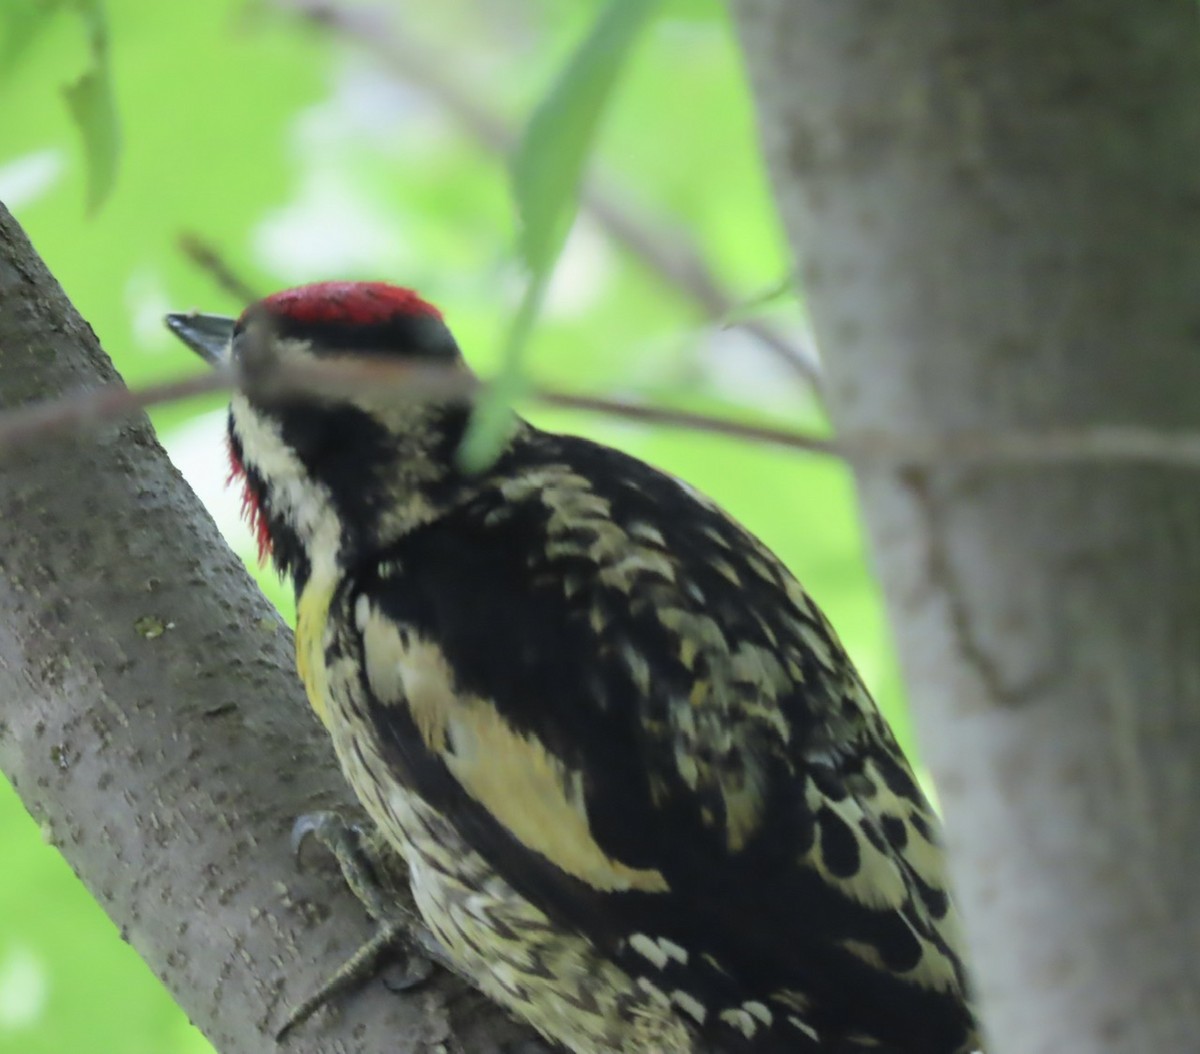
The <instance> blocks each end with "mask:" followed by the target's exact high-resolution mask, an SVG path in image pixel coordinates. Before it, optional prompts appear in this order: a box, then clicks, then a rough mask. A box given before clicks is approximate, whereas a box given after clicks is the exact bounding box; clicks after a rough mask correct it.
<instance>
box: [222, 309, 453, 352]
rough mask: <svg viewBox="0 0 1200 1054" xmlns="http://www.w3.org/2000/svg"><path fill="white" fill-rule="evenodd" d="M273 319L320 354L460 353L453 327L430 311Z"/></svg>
mask: <svg viewBox="0 0 1200 1054" xmlns="http://www.w3.org/2000/svg"><path fill="white" fill-rule="evenodd" d="M272 321H273V322H274V324H275V326H276V332H277V333H278V335H279V336H280V337H283V338H289V339H298V340H307V341H311V342H312V345H313V350H314V352H315V353H316V354H318V355H322V354H340V353H343V352H347V351H353V352H358V353H360V354H366V355H382V356H390V355H405V356H412V357H417V358H429V359H443V360H454V359H457V358H458V357H459V350H458V344H457V343H456V342H455V340H454V337H453V336H451V334H450V330H448V329H447V328H446V325H445V323H443V322H442V321H441V320H440V319H437V318H433V317H432V316H429V315H397V316H395V317H393V318H390V319H387V320H386V321H383V322H376V323H368V324H364V323H351V322H300V321H296V320H295V319H291V318H288V317H286V316H284V317H279V316H276V317H275V318H274V319H273V320H272ZM234 332H235V333H236V332H237V330H236V329H235V331H234Z"/></svg>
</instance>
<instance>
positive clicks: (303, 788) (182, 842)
mask: <svg viewBox="0 0 1200 1054" xmlns="http://www.w3.org/2000/svg"><path fill="white" fill-rule="evenodd" d="M114 379H116V375H115V373H114V371H113V369H112V366H111V364H110V363H109V362H108V360H107V359H106V358H105V356H104V354H103V352H101V351H100V349H99V347H98V346H97V344H96V340H95V337H94V336H93V334H92V333H91V331H90V330H89V329H88V327H87V325H86V324H85V323H84V322H83V321H82V320H81V319H80V318H79V317H78V315H77V314H76V313H75V311H74V310H73V309H72V308H71V306H70V304H69V303H68V302H67V300H66V297H65V296H64V295H63V293H62V290H61V289H60V288H59V287H58V285H57V283H55V282H54V280H53V279H52V278H51V277H50V275H49V274H48V273H47V272H46V270H45V268H44V266H43V265H42V263H41V261H40V260H38V258H37V256H36V255H35V254H34V252H33V250H32V248H31V247H30V245H29V243H28V241H27V240H26V239H25V236H24V234H23V232H22V231H21V230H20V228H19V227H18V226H17V224H16V223H15V222H14V221H13V219H12V217H11V216H10V215H9V214H8V213H7V212H6V211H5V210H4V208H3V206H0V406H4V407H12V406H17V405H20V404H22V403H25V402H29V401H32V400H36V399H43V398H48V397H51V396H54V395H58V394H61V393H62V392H65V391H69V390H72V389H75V388H80V387H89V386H90V387H94V386H95V385H97V384H100V383H106V382H110V381H112V380H114ZM223 456H224V452H223V451H222V450H214V451H213V457H214V458H219V457H223ZM0 510H2V515H0V771H3V772H4V773H5V774H6V775H7V776H8V778H9V779H10V780H11V781H12V783H13V785H14V786H15V787H16V788H17V792H18V793H19V794H20V795H21V797H22V799H23V800H24V802H25V805H26V807H27V808H28V809H29V811H30V812H31V813H32V814H33V815H34V817H35V818H36V819H37V820H38V821H39V822H40V823H41V825H42V827H43V829H44V830H45V831H46V832H47V833H48V837H49V838H50V839H51V840H52V841H53V843H54V844H55V845H56V846H57V847H58V848H59V849H60V850H61V851H62V853H63V855H64V856H65V857H66V858H67V860H68V862H69V863H70V864H71V866H72V867H73V868H74V869H75V871H76V872H77V873H78V874H79V876H80V877H81V878H82V879H83V881H84V882H85V883H86V884H87V886H88V887H89V888H90V889H91V891H92V893H93V894H94V895H95V896H96V898H97V899H98V900H99V901H100V903H101V904H102V905H103V906H104V908H105V910H106V911H107V912H108V913H109V915H110V916H111V917H112V918H113V920H114V921H115V922H116V923H117V925H118V926H119V927H120V929H121V932H122V935H123V936H124V937H125V938H126V939H127V940H128V941H129V942H130V943H131V944H132V945H133V946H134V947H135V948H136V949H137V950H138V952H139V953H140V954H141V955H142V956H143V958H145V960H146V961H147V962H148V963H149V964H150V967H151V968H152V969H153V970H154V971H155V973H157V974H158V976H159V977H160V978H162V980H163V981H164V983H165V984H166V985H167V987H168V988H169V989H170V990H171V991H172V993H173V994H174V995H175V998H176V999H177V1000H178V1001H179V1003H180V1004H181V1005H182V1006H183V1008H184V1009H185V1010H186V1011H187V1013H188V1014H189V1015H190V1017H191V1018H192V1020H193V1021H194V1022H195V1023H196V1025H197V1026H198V1027H199V1028H200V1029H201V1030H202V1031H203V1032H204V1033H205V1034H206V1035H207V1036H208V1038H209V1039H210V1040H211V1041H212V1043H213V1044H214V1045H215V1046H216V1047H217V1049H218V1050H220V1051H221V1052H222V1054H242V1052H244V1054H261V1052H262V1051H264V1050H273V1049H275V1041H274V1039H273V1034H274V1031H275V1029H276V1028H277V1027H278V1026H279V1024H280V1022H281V1020H282V1019H283V1017H284V1016H285V1014H286V1011H287V1010H288V1009H289V1008H290V1007H291V1006H293V1005H295V1004H296V1003H298V1002H299V1001H300V1000H301V999H302V998H303V997H304V996H306V995H308V994H309V993H310V992H312V991H314V990H315V989H316V988H317V987H318V986H319V984H320V983H321V982H322V981H323V980H324V979H326V978H327V977H328V976H330V975H331V974H332V973H333V971H334V970H335V969H336V968H337V967H338V966H339V965H340V964H341V963H342V961H344V959H345V958H347V957H348V956H349V955H350V954H351V953H352V952H353V951H354V950H355V949H356V948H357V947H358V945H359V944H361V943H362V941H363V940H364V939H365V938H366V937H367V936H368V935H369V933H370V929H371V927H370V925H369V924H368V922H367V920H366V918H365V916H364V914H363V911H362V909H361V908H360V907H359V906H358V904H357V902H356V901H355V900H354V899H353V897H352V896H351V895H350V894H349V893H348V891H346V889H345V887H344V885H343V883H342V882H341V879H340V875H339V874H338V873H337V871H336V868H333V867H332V865H330V866H329V867H322V868H320V869H319V870H313V869H310V870H309V871H308V872H307V873H301V872H299V871H298V869H297V865H296V862H295V861H294V860H293V858H292V855H291V850H290V848H289V837H288V835H289V831H290V828H291V824H292V821H293V819H294V818H295V816H296V815H298V814H299V813H302V812H307V811H311V810H313V809H316V808H329V807H341V808H343V809H345V810H346V811H347V812H352V811H353V808H354V807H353V805H352V799H351V798H350V796H349V792H348V789H347V787H346V786H345V784H344V782H343V781H342V778H341V775H340V773H339V772H338V770H337V765H336V762H335V761H334V758H333V753H332V749H331V747H330V744H329V742H328V740H327V737H326V736H325V734H324V732H323V731H322V730H321V729H320V728H319V726H318V725H317V723H316V721H315V720H314V719H313V718H312V717H311V716H310V715H309V712H308V707H307V704H306V703H305V702H304V701H303V693H302V692H301V690H300V688H299V684H298V681H297V679H296V676H295V673H294V672H293V667H292V644H291V633H290V632H288V630H287V628H286V626H284V625H283V623H282V622H281V620H280V619H279V616H278V615H277V614H276V613H275V612H274V610H273V609H271V607H270V606H269V605H268V603H267V602H266V601H265V600H264V599H263V597H262V595H261V594H260V593H259V591H258V589H257V587H256V586H255V585H254V583H253V582H252V581H251V579H250V578H249V576H248V575H247V574H246V572H245V570H244V568H243V567H242V566H241V564H240V562H239V561H238V560H237V558H236V557H234V556H233V554H232V553H230V551H229V550H228V548H227V547H226V546H225V544H224V542H223V541H222V539H221V537H220V535H219V534H218V533H217V530H216V527H215V526H214V525H213V523H212V521H211V520H210V519H209V517H208V515H207V514H206V513H205V512H204V510H203V509H202V508H201V506H200V503H199V502H198V501H197V500H196V498H195V496H194V495H193V494H192V493H191V492H190V491H189V490H188V488H187V485H186V484H185V483H184V482H183V480H182V479H181V478H180V476H179V474H178V473H177V472H176V471H175V469H174V468H173V467H172V466H171V464H170V462H169V461H168V460H167V458H166V456H165V455H164V453H163V451H162V450H161V448H160V447H159V446H158V444H157V443H156V442H155V441H154V436H153V433H152V431H151V429H150V427H149V424H148V422H147V421H146V420H145V419H144V418H142V419H139V420H138V421H136V422H134V423H132V424H125V425H121V426H109V427H107V428H104V429H103V430H100V431H98V432H95V433H92V434H88V435H84V436H77V437H63V438H60V439H56V440H54V441H53V442H49V443H46V444H43V445H41V446H39V447H37V448H28V447H26V448H23V449H20V450H0ZM337 1006H338V1008H339V1010H340V1011H341V1012H340V1014H338V1015H337V1016H336V1017H334V1018H332V1019H331V1018H330V1016H328V1015H322V1016H321V1017H318V1018H315V1019H313V1020H312V1021H310V1022H308V1023H307V1024H305V1025H302V1026H301V1027H300V1028H298V1029H297V1030H296V1031H295V1032H294V1033H293V1034H292V1035H291V1036H290V1037H289V1039H288V1040H287V1042H285V1043H284V1044H283V1046H282V1049H284V1050H287V1049H292V1050H304V1051H306V1052H308V1051H311V1052H325V1051H328V1052H331V1054H332V1052H334V1051H337V1052H346V1051H369V1052H377V1051H397V1052H402V1051H405V1050H414V1049H422V1050H424V1049H435V1048H436V1047H437V1045H438V1044H441V1043H449V1042H454V1043H455V1044H456V1045H457V1048H456V1049H461V1050H462V1051H464V1052H466V1054H474V1052H482V1051H493V1050H497V1049H499V1046H500V1044H501V1043H502V1042H503V1041H506V1040H511V1039H513V1038H514V1037H523V1036H525V1035H526V1033H525V1032H524V1031H522V1030H519V1029H517V1028H516V1026H515V1025H513V1024H512V1023H511V1022H510V1021H509V1020H508V1018H507V1017H506V1016H505V1015H504V1014H503V1013H502V1012H501V1011H500V1010H499V1009H497V1008H496V1007H494V1006H492V1005H491V1004H489V1003H487V1002H486V1001H484V1000H483V998H482V997H481V996H478V995H476V994H474V993H467V992H465V991H464V988H463V986H462V985H461V984H460V983H459V982H457V981H456V980H454V979H452V978H450V977H448V976H446V975H444V974H443V975H441V976H440V978H439V980H438V981H436V982H435V983H431V984H430V985H428V986H427V987H425V988H423V989H421V990H420V991H418V992H416V993H414V994H412V995H410V996H404V997H401V996H397V995H393V994H391V993H390V992H388V991H386V990H385V989H384V987H383V986H382V985H380V984H378V983H373V984H371V985H369V986H368V987H367V988H366V989H365V990H363V991H362V992H358V993H353V994H350V995H348V996H345V997H342V998H340V999H339V1000H338V1001H337Z"/></svg>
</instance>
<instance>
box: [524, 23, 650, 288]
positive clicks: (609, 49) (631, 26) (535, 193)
mask: <svg viewBox="0 0 1200 1054" xmlns="http://www.w3.org/2000/svg"><path fill="white" fill-rule="evenodd" d="M658 3H659V0H609V2H608V3H607V5H606V6H605V8H604V10H602V11H601V12H600V15H599V17H598V18H597V19H596V22H595V24H594V25H593V26H592V29H591V31H590V32H589V33H588V35H587V37H585V38H584V40H583V42H582V43H581V44H580V46H579V47H578V48H577V49H576V50H575V53H574V54H573V55H572V56H571V57H570V59H569V60H568V61H567V64H566V66H565V67H564V68H563V70H562V72H561V73H560V74H559V76H558V78H557V79H556V80H555V82H554V84H553V85H552V86H551V88H550V91H549V92H547V93H546V95H545V97H544V98H543V99H542V101H541V102H540V103H539V104H538V106H537V108H536V109H535V110H534V112H533V115H532V116H531V117H530V119H529V123H528V124H527V125H526V127H525V132H524V135H523V136H522V137H521V142H520V145H519V146H518V147H517V151H516V155H515V156H514V158H513V162H512V172H513V193H514V196H515V198H516V205H517V216H518V219H519V220H520V224H521V226H520V234H519V241H518V248H519V250H520V253H521V257H522V259H523V261H524V263H525V265H526V266H527V267H528V268H529V270H530V272H531V273H532V274H534V275H537V274H539V273H541V272H542V271H547V270H549V269H550V268H551V267H553V266H554V262H555V260H557V259H558V254H559V253H560V252H561V251H562V246H563V242H564V241H565V240H566V236H567V232H568V231H569V230H570V227H571V222H572V220H573V219H574V218H575V211H576V208H577V206H578V201H579V188H580V184H581V183H582V181H583V170H584V165H585V164H586V162H587V159H588V155H589V154H590V153H591V149H592V143H593V142H594V140H595V137H596V132H597V129H598V128H599V125H600V120H601V118H602V117H603V115H604V111H605V108H606V106H607V103H608V101H609V97H610V96H611V94H612V90H613V87H614V85H615V84H616V82H617V77H618V75H619V74H620V72H621V68H622V67H623V66H624V64H625V59H626V58H627V57H628V55H629V52H630V50H631V49H632V47H633V44H634V43H635V42H636V40H637V39H638V36H639V34H640V32H641V30H642V29H643V28H644V27H645V25H646V24H647V22H648V21H649V19H650V16H651V15H653V14H654V12H655V9H656V8H657V7H658Z"/></svg>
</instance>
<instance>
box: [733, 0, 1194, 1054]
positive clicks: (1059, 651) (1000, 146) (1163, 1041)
mask: <svg viewBox="0 0 1200 1054" xmlns="http://www.w3.org/2000/svg"><path fill="white" fill-rule="evenodd" d="M734 6H735V10H736V18H737V22H738V28H739V32H740V35H741V38H742V43H743V47H744V51H745V55H746V64H747V66H748V68H749V70H750V76H751V80H752V82H753V86H754V91H755V96H756V101H757V107H758V111H759V119H760V127H761V134H762V138H763V141H764V144H765V148H766V154H767V159H768V163H769V166H770V168H771V170H772V176H773V180H774V184H775V188H776V193H777V196H778V200H779V204H780V208H781V211H782V214H783V218H784V221H785V224H786V226H787V229H788V232H789V236H790V238H791V243H792V246H793V250H794V252H795V254H796V256H797V257H798V258H799V259H800V260H802V261H803V275H804V288H805V291H806V294H807V296H808V300H809V304H810V306H811V310H812V315H813V320H814V324H815V328H816V332H817V334H818V337H819V338H820V342H821V344H822V347H823V349H824V351H825V356H826V360H827V371H828V397H829V402H830V404H831V409H832V413H833V416H834V419H835V422H836V425H837V427H838V429H839V430H840V431H842V432H843V433H847V434H849V433H853V432H855V431H857V430H865V429H871V430H879V431H883V432H889V431H890V432H894V433H897V434H901V435H904V434H912V433H920V434H922V435H924V434H928V433H929V432H931V431H932V432H940V433H952V432H953V431H955V430H956V429H958V430H961V429H980V428H983V429H997V430H1013V429H1018V430H1019V429H1036V428H1044V427H1051V426H1068V427H1086V426H1089V425H1100V424H1115V425H1124V424H1132V425H1143V426H1155V427H1158V428H1161V429H1163V430H1172V429H1185V428H1187V429H1196V428H1200V348H1198V343H1200V223H1198V220H1200V193H1198V191H1197V179H1198V175H1197V174H1198V173H1200V59H1198V57H1197V54H1198V49H1197V44H1198V43H1200V37H1198V33H1197V28H1198V27H1197V21H1198V11H1200V9H1198V8H1197V6H1196V4H1195V2H1194V0H1167V2H1163V3H1158V4H1135V3H1118V2H1114V0H1059V2H1055V3H1024V4H1021V3H1011V2H1010V3H998V2H995V0H974V2H971V3H961V2H956V0H910V2H908V3H903V4H902V3H888V2H879V0H873V2H868V0H837V2H831V0H737V2H736V3H735V5H734ZM857 476H858V483H859V489H860V494H861V499H862V503H863V507H864V510H865V514H866V519H867V522H868V526H869V529H870V533H871V537H872V541H873V547H874V552H875V557H876V560H877V562H878V566H879V569H880V573H881V576H882V578H883V582H884V586H885V590H886V593H887V598H888V605H889V610H890V614H891V618H892V622H893V625H894V626H895V630H896V634H897V639H898V643H899V648H900V653H901V657H902V662H903V665H904V667H905V670H906V677H907V680H908V685H909V690H910V695H911V699H912V705H913V709H914V713H915V716H916V720H917V726H918V732H919V735H920V741H921V744H922V747H923V751H924V756H925V759H926V760H927V761H928V763H929V765H930V767H931V769H932V772H933V775H934V777H935V781H936V784H937V786H938V789H939V792H940V795H941V804H942V807H943V809H944V813H945V819H946V826H947V835H948V840H949V846H950V851H951V864H952V870H953V875H954V879H955V882H956V885H957V889H958V894H959V899H960V901H961V904H962V907H963V910H964V913H965V916H966V922H967V929H968V942H969V945H970V950H971V953H972V958H973V961H974V968H975V976H976V979H977V985H978V989H979V993H980V998H981V1002H982V1009H983V1014H984V1019H985V1024H986V1026H987V1027H988V1031H989V1034H990V1037H991V1040H990V1050H991V1051H993V1052H994V1054H1051V1052H1053V1054H1073V1052H1080V1054H1082V1052H1084V1051H1087V1052H1089V1054H1096V1052H1105V1054H1117V1052H1121V1054H1132V1052H1138V1054H1150V1052H1153V1054H1160V1052H1167V1051H1183V1050H1194V1049H1196V1043H1197V1040H1196V1037H1197V1036H1198V1035H1200V896H1197V881H1198V879H1197V876H1198V875H1200V837H1198V834H1200V478H1198V477H1197V475H1196V474H1195V473H1194V472H1192V471H1185V470H1182V469H1168V468H1149V469H1147V468H1137V469H1134V468H1130V467H1104V466H1099V467H1097V466H1092V467H1084V466H1067V467H1063V466H1057V467H1052V466H1048V465H1047V466H1043V467H1028V466H1025V467H1019V468H1018V467H1014V466H1011V465H1010V466H1007V467H1006V466H1004V465H1000V464H994V465H991V466H986V465H985V466H980V467H975V468H958V469H955V468H951V467H949V466H941V467H939V466H938V465H937V464H936V463H931V464H929V465H927V466H922V467H921V468H919V469H910V470H905V471H891V470H886V469H881V468H872V469H864V470H862V471H859V472H858V474H857Z"/></svg>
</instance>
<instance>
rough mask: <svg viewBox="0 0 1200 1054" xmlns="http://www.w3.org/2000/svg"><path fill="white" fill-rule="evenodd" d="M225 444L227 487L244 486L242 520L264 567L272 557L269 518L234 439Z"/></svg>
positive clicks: (228, 438) (227, 439)
mask: <svg viewBox="0 0 1200 1054" xmlns="http://www.w3.org/2000/svg"><path fill="white" fill-rule="evenodd" d="M225 443H226V446H227V447H228V449H229V475H228V476H226V477H225V485H226V486H229V485H231V484H232V483H233V482H234V481H238V482H240V483H241V485H242V519H243V520H245V521H246V526H247V527H249V528H250V533H251V534H252V535H254V541H255V543H256V544H257V545H258V562H259V564H260V565H262V564H265V563H266V562H267V560H268V559H269V558H270V556H271V535H270V532H269V531H268V530H267V518H266V516H265V515H263V510H262V503H261V502H260V501H259V500H258V495H257V494H255V493H254V490H253V488H252V487H251V486H250V479H249V477H248V476H247V475H246V466H245V465H243V464H242V459H241V458H240V457H238V452H237V450H236V449H235V448H234V445H233V439H232V438H231V437H229V436H228V435H227V436H226V437H225Z"/></svg>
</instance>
